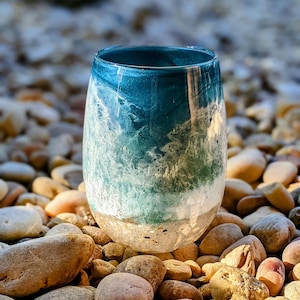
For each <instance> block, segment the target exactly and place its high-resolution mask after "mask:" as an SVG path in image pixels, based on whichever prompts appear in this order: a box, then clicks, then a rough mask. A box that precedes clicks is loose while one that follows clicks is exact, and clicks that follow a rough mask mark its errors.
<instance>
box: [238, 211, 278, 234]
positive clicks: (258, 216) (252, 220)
mask: <svg viewBox="0 0 300 300" xmlns="http://www.w3.org/2000/svg"><path fill="white" fill-rule="evenodd" d="M272 214H281V215H283V214H282V213H281V212H280V211H279V210H278V209H276V208H275V207H272V206H261V207H260V208H258V209H257V210H256V211H255V212H253V213H252V214H250V215H248V216H246V217H244V218H243V223H244V225H245V226H246V227H247V228H249V230H250V228H251V227H252V226H253V225H254V224H256V223H257V222H259V221H260V220H262V219H264V218H265V217H266V216H269V215H272Z"/></svg>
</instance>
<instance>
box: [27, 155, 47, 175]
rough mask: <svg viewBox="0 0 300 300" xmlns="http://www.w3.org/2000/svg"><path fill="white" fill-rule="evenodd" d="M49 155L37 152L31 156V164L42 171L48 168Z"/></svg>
mask: <svg viewBox="0 0 300 300" xmlns="http://www.w3.org/2000/svg"><path fill="white" fill-rule="evenodd" d="M48 159H49V155H48V153H47V152H46V151H45V150H37V151H34V152H32V153H31V154H30V156H29V162H30V164H31V165H32V166H33V167H34V168H35V169H38V170H42V169H44V168H45V167H46V166H47V162H48Z"/></svg>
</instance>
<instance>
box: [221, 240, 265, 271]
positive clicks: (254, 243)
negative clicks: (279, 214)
mask: <svg viewBox="0 0 300 300" xmlns="http://www.w3.org/2000/svg"><path fill="white" fill-rule="evenodd" d="M246 245H249V246H250V249H251V251H252V253H251V254H252V256H253V259H254V263H255V267H258V266H259V265H260V263H261V262H262V261H263V260H265V259H266V258H267V253H266V250H265V248H264V245H263V244H262V242H261V241H260V240H259V239H258V238H257V237H256V236H255V235H246V236H244V237H243V238H241V239H239V240H238V241H236V242H235V243H233V244H231V245H230V246H229V247H227V248H226V249H225V250H224V251H223V252H222V254H221V256H220V259H223V258H224V257H225V256H226V255H228V254H229V253H230V252H232V251H233V250H234V249H235V248H237V247H239V246H246Z"/></svg>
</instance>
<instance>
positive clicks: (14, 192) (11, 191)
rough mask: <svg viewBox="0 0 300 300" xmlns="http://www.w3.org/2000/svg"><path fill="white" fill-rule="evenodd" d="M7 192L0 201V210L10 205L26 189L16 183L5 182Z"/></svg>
mask: <svg viewBox="0 0 300 300" xmlns="http://www.w3.org/2000/svg"><path fill="white" fill-rule="evenodd" d="M6 183H7V187H8V192H7V193H6V195H5V196H4V197H3V198H2V200H1V201H0V208H1V207H6V206H10V205H12V204H13V203H14V202H15V201H16V200H17V199H18V197H19V196H20V195H22V194H23V193H26V192H27V189H26V188H25V187H24V186H23V185H21V184H20V183H17V182H12V181H7V182H6Z"/></svg>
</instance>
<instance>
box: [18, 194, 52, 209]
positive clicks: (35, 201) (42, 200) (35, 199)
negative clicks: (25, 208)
mask: <svg viewBox="0 0 300 300" xmlns="http://www.w3.org/2000/svg"><path fill="white" fill-rule="evenodd" d="M49 202H50V199H49V198H47V197H45V196H42V195H38V194H35V193H23V194H21V195H20V196H19V197H18V199H17V201H16V202H15V205H26V204H27V203H30V204H32V205H38V206H40V207H42V208H45V207H46V205H47V204H48V203H49Z"/></svg>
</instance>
